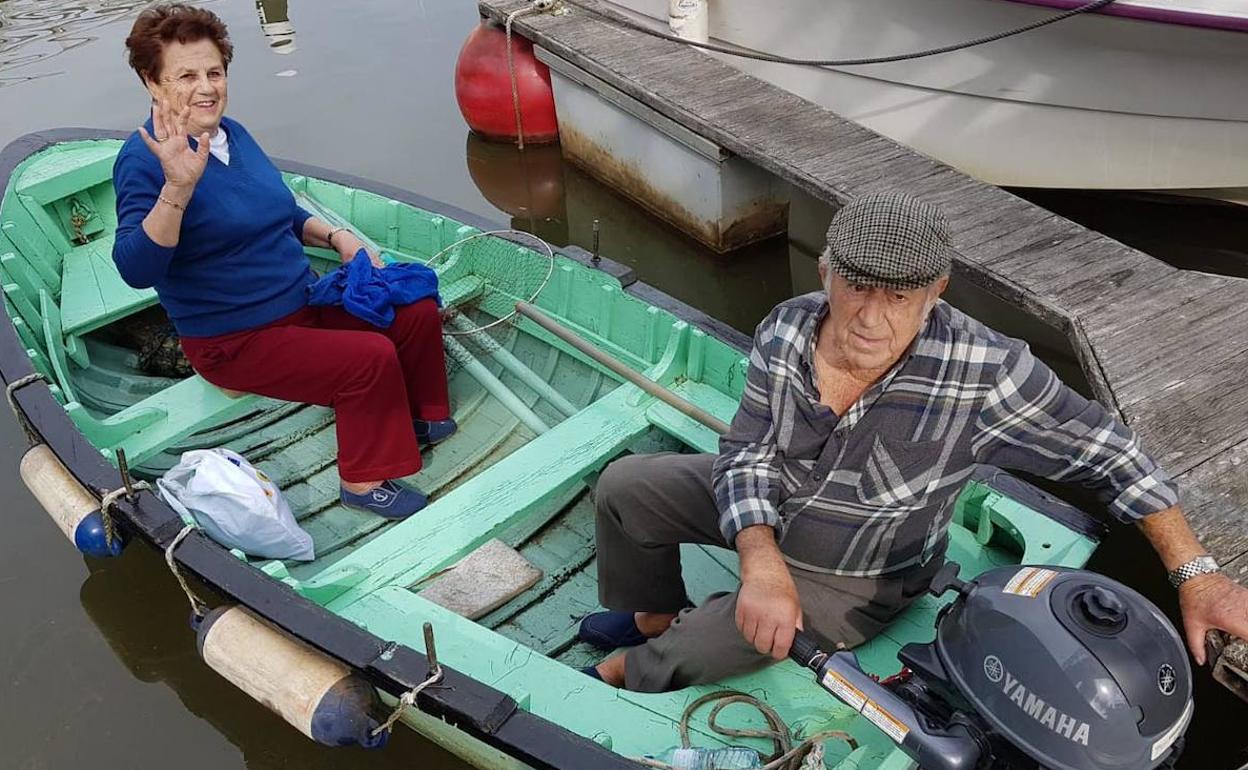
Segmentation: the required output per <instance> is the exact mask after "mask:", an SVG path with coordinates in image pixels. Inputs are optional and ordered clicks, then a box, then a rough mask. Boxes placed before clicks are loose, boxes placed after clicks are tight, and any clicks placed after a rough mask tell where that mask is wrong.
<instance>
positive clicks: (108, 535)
mask: <svg viewBox="0 0 1248 770" xmlns="http://www.w3.org/2000/svg"><path fill="white" fill-rule="evenodd" d="M151 488H152V485H151V484H148V483H147V482H146V481H136V482H133V483H132V484H131V485H130V488H129V489H127V488H126V487H124V486H123V487H119V488H117V489H114V490H113V491H111V492H105V493H104V497H102V498H101V499H100V518H101V519H103V520H104V544H105V545H107V546H108V547H109V548H112V547H113V538H114V537H116V536H117V524H116V523H115V522H114V521H113V510H112V509H113V506H114V505H116V504H117V501H118V500H120V499H121V498H123V497H124V498H126V499H127V500H129V499H131V497H132V493H133V492H137V491H139V490H140V489H148V490H150V489H151Z"/></svg>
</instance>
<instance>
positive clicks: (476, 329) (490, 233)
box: [425, 229, 555, 337]
mask: <svg viewBox="0 0 1248 770" xmlns="http://www.w3.org/2000/svg"><path fill="white" fill-rule="evenodd" d="M502 235H520V236H523V237H525V238H529V239H532V240H534V241H537V242H538V243H540V244H541V245H542V249H544V250H545V252H546V254H545V256H546V275H545V276H543V277H542V280H541V282H540V283H539V284H538V286H537V288H536V289H535V290H534V291H533V293H532V294H530V295H529V296H528V297H524V298H523V299H524V301H525V302H528V303H532V302H533V301H534V300H536V299H537V295H539V294H541V293H542V291H543V290H544V289H545V288H546V285H547V284H548V283H550V277H551V276H552V275H554V273H555V250H554V248H552V247H551V245H550V244H549V243H547V242H546V241H545V240H543V239H542V238H539V237H538V236H536V235H534V234H533V233H526V232H525V231H523V230H512V229H506V230H486V231H483V232H479V233H473V234H472V235H469V236H468V237H466V238H460V239H459V240H458V241H455V242H454V243H452V244H451V245H450V246H447V247H446V248H444V249H442V250H441V251H439V252H438V253H437V254H434V255H433V256H432V257H430V258H429V261H428V262H426V263H425V264H426V265H428V266H429V267H431V268H432V267H436V265H437V264H438V260H439V259H441V258H442V255H443V254H447V253H449V252H451V251H453V250H455V249H457V248H459V247H460V246H462V245H464V244H465V243H468V242H469V241H472V240H476V239H477V238H485V237H496V236H502ZM504 240H510V239H504ZM520 245H522V246H525V247H526V248H528V245H527V244H520ZM530 251H532V252H533V253H535V254H541V252H540V251H538V250H536V249H530ZM456 312H458V311H456ZM515 317H516V311H515V310H514V309H513V310H512V311H511V312H510V313H508V314H507V315H505V316H501V317H499V318H496V319H494V320H493V321H490V322H489V323H488V324H485V325H484V326H473V328H472V329H465V330H451V329H443V330H442V333H443V334H447V335H449V336H452V337H465V336H470V335H475V334H478V333H480V332H483V331H485V330H486V329H491V328H493V327H495V326H499V325H501V324H505V323H507V322H509V321H511V320H512V319H513V318H515ZM464 320H467V317H466V316H465V319H464Z"/></svg>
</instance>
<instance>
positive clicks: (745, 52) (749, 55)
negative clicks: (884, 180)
mask: <svg viewBox="0 0 1248 770" xmlns="http://www.w3.org/2000/svg"><path fill="white" fill-rule="evenodd" d="M560 2H562V3H565V4H567V5H571V6H575V7H577V8H580V9H581V10H583V11H586V12H587V13H592V14H594V15H595V16H598V17H599V18H602V19H605V20H606V21H608V22H610V23H612V24H617V25H620V26H624V27H629V28H630V29H633V30H636V31H637V32H641V33H643V34H646V35H650V36H651V37H657V38H661V39H663V40H670V41H672V42H673V43H683V44H684V45H688V46H692V47H694V48H701V49H702V50H705V51H714V52H715V53H722V54H728V55H730V56H740V57H742V58H745V59H755V60H757V61H766V62H774V63H776V64H800V65H805V66H810V67H853V66H857V65H861V64H887V63H889V62H898V61H906V60H909V59H922V58H924V57H927V56H936V55H937V54H942V53H951V52H953V51H961V50H963V49H966V48H974V47H975V46H980V45H984V44H985V43H992V42H995V41H997V40H1001V39H1003V38H1007V37H1013V36H1014V35H1021V34H1023V33H1025V32H1031V31H1032V30H1034V29H1039V28H1040V27H1045V26H1048V25H1049V24H1056V23H1057V22H1059V21H1064V20H1066V19H1069V18H1070V17H1071V16H1078V15H1079V14H1083V13H1092V12H1093V11H1098V10H1100V9H1101V8H1104V7H1105V6H1107V5H1109V4H1111V3H1114V2H1116V0H1093V2H1089V3H1085V4H1084V5H1081V6H1079V7H1077V8H1071V9H1070V10H1068V11H1063V12H1062V13H1058V14H1055V15H1053V16H1049V17H1047V18H1044V19H1039V20H1037V21H1034V22H1032V23H1030V24H1025V25H1023V26H1021V27H1016V28H1014V29H1011V30H1006V31H1005V32H998V33H996V34H993V35H986V36H984V37H977V38H975V39H974V40H967V41H964V42H961V43H953V44H951V45H943V46H940V47H939V48H928V49H926V50H923V51H914V52H912V53H903V54H895V55H893V56H873V57H866V58H859V59H798V58H793V57H790V56H780V55H778V54H771V53H767V52H765V51H756V50H753V49H750V48H738V47H732V46H725V45H718V44H716V43H700V42H698V41H696V40H688V39H686V38H683V37H679V36H677V35H671V34H668V33H666V32H660V31H659V30H657V29H651V28H650V27H647V26H645V25H644V24H641V23H638V22H636V21H634V20H632V19H630V18H628V17H627V16H624V15H622V14H619V13H614V12H611V11H608V10H605V9H602V8H599V7H597V6H595V5H591V4H589V3H586V2H582V0H560ZM522 10H524V9H522ZM516 13H518V12H513V15H515V14H516ZM509 50H510V49H509Z"/></svg>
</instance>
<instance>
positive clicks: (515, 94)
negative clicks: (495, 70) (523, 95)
mask: <svg viewBox="0 0 1248 770" xmlns="http://www.w3.org/2000/svg"><path fill="white" fill-rule="evenodd" d="M544 10H545V8H543V7H541V6H539V5H538V4H537V3H534V4H533V5H526V6H524V7H523V8H517V9H516V10H514V11H512V12H511V13H509V14H507V21H506V23H505V24H504V25H503V29H504V31H505V32H506V33H507V76H508V77H509V78H510V79H511V109H512V111H513V112H514V113H515V115H516V145H517V147H518V148H519V149H521V150H523V149H524V125H523V122H522V121H521V120H520V88H519V86H518V85H517V84H516V63H515V61H514V59H513V57H512V53H511V24H512V22H514V21H515V20H516V19H517V18H518V17H520V16H525V15H527V14H530V13H540V12H541V11H544Z"/></svg>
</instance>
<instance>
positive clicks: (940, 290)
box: [936, 273, 949, 297]
mask: <svg viewBox="0 0 1248 770" xmlns="http://www.w3.org/2000/svg"><path fill="white" fill-rule="evenodd" d="M948 288H949V275H948V274H947V273H946V274H945V275H943V276H941V277H940V278H939V279H937V280H936V297H940V295H942V294H944V293H945V289H948Z"/></svg>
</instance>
